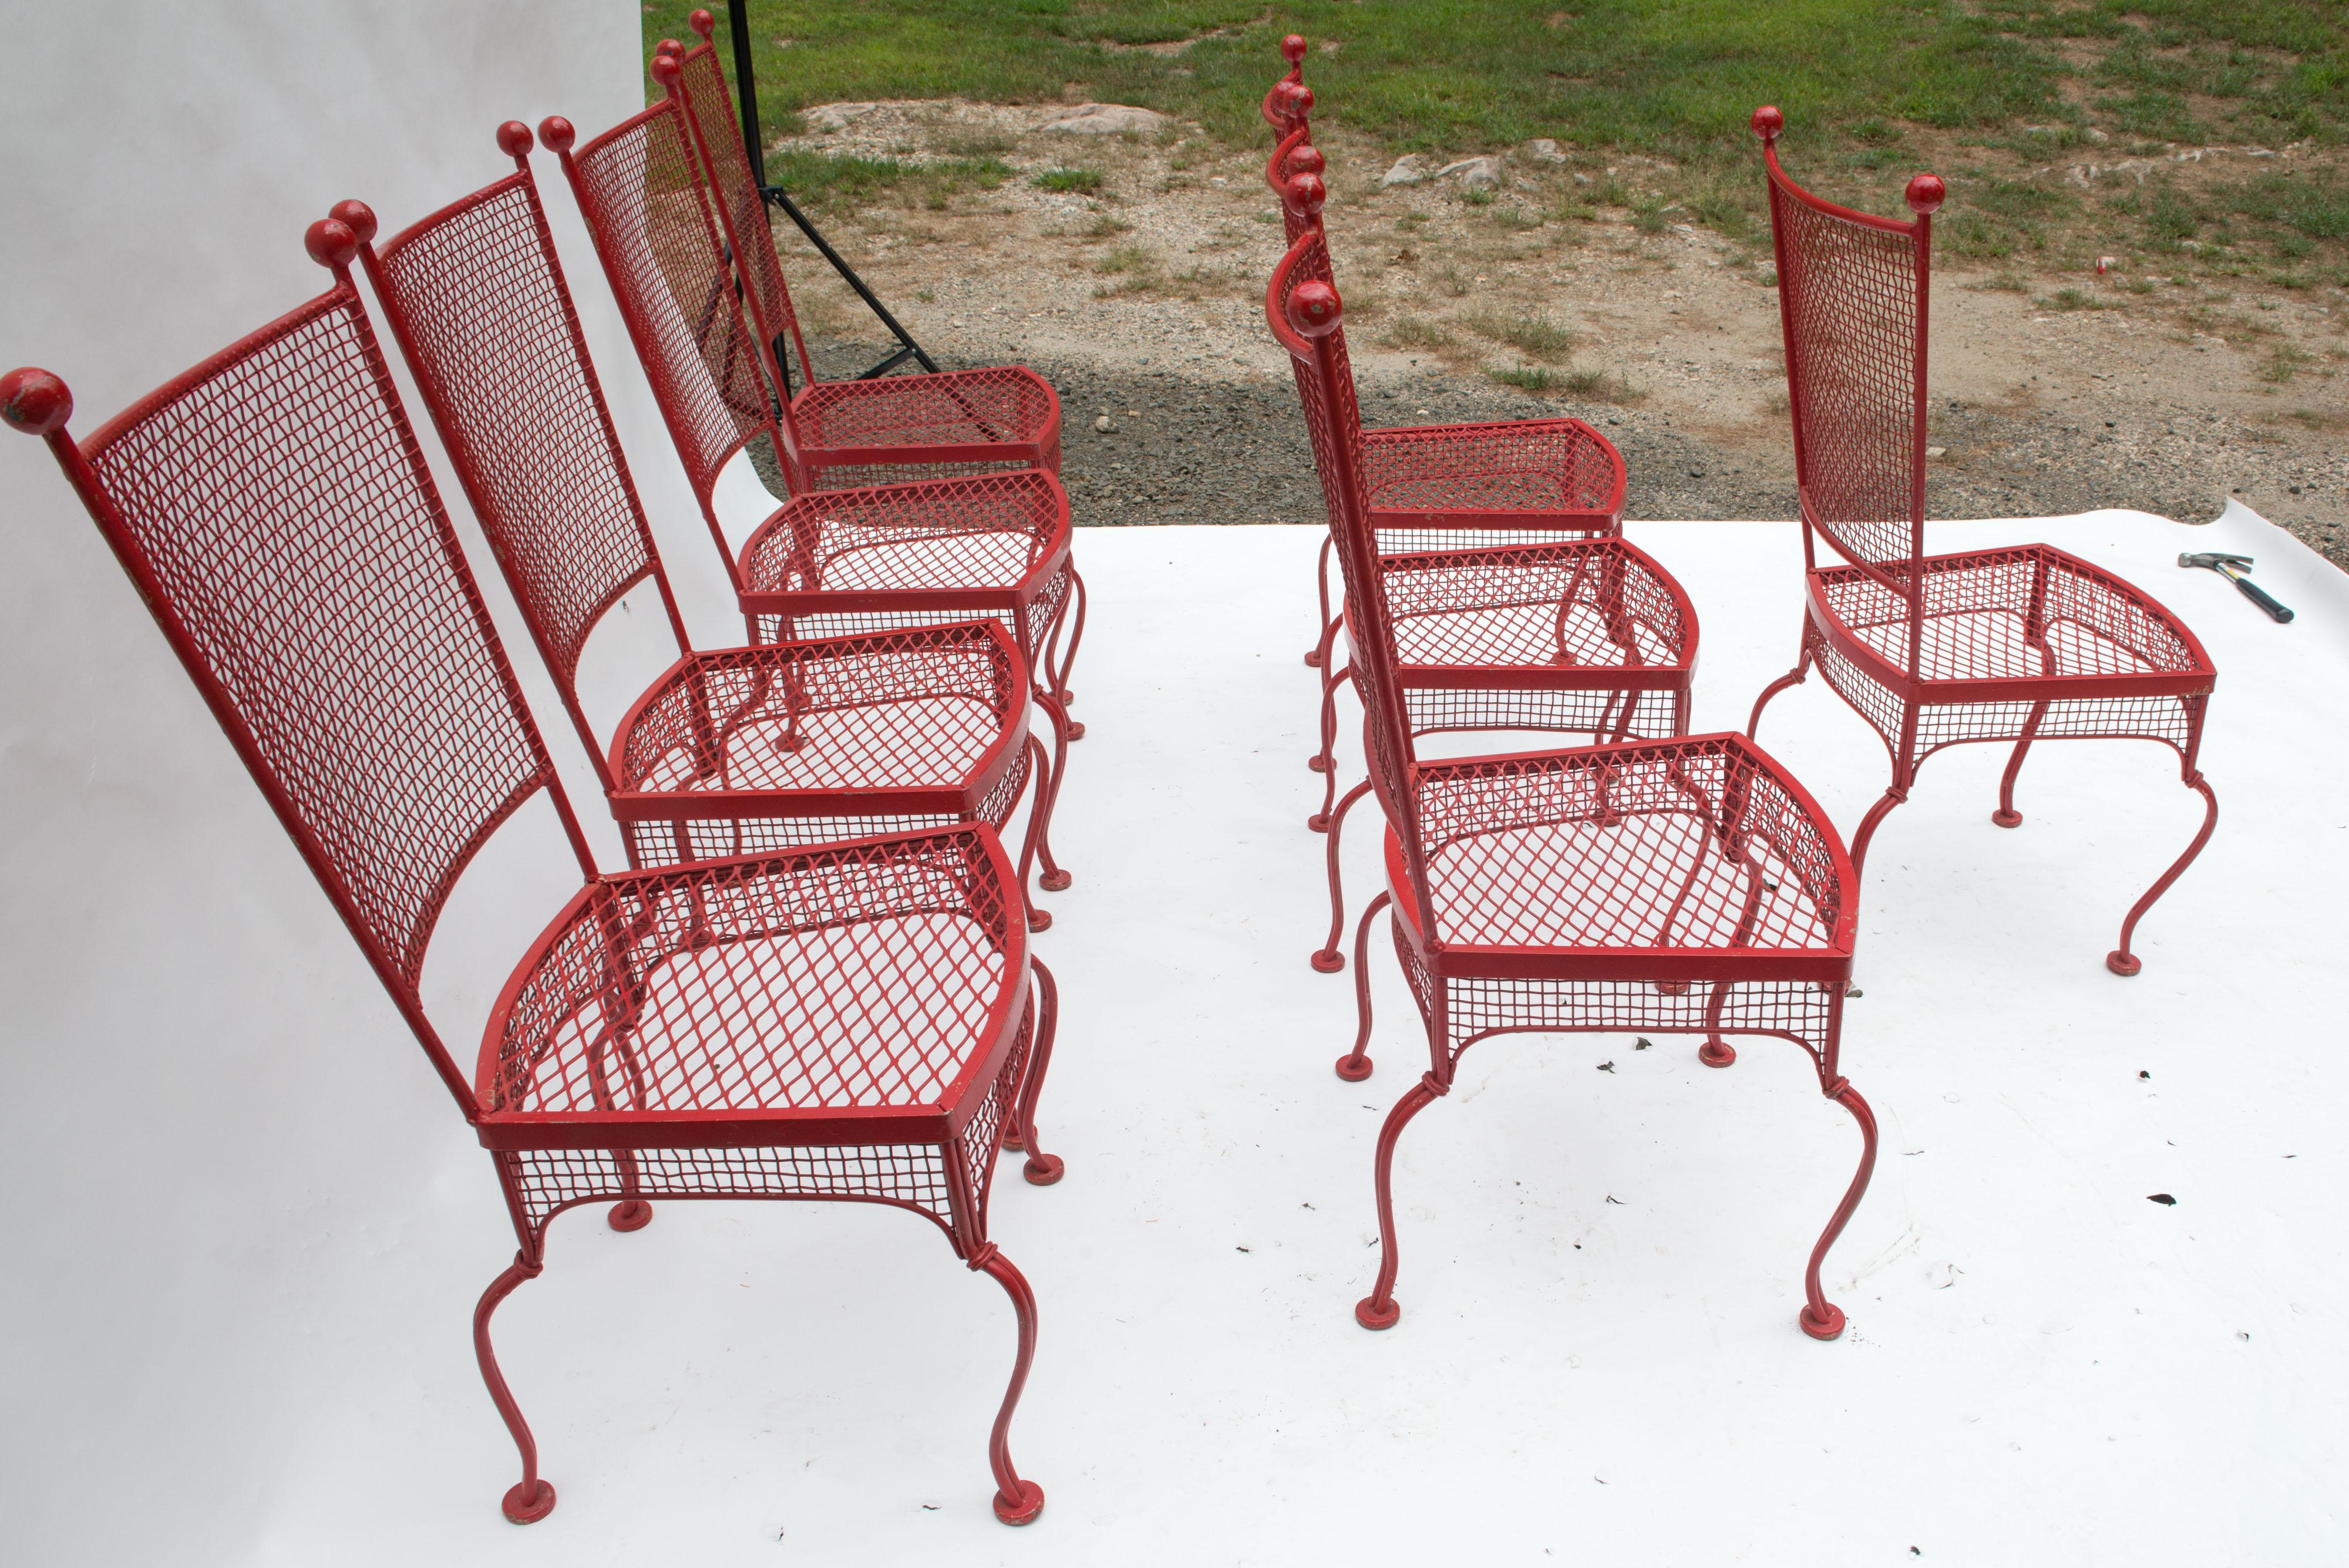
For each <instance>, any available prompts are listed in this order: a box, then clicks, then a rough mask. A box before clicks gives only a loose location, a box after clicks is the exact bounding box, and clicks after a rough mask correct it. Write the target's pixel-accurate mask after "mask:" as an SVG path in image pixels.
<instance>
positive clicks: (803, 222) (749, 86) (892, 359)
mask: <svg viewBox="0 0 2349 1568" xmlns="http://www.w3.org/2000/svg"><path fill="white" fill-rule="evenodd" d="M726 17H727V26H728V30H729V32H730V35H731V36H732V38H733V42H734V90H735V97H736V98H737V99H739V100H740V109H741V115H742V151H744V152H746V153H748V154H749V155H750V178H751V179H752V180H753V181H755V182H757V183H758V187H759V194H760V195H761V196H762V197H764V198H766V200H767V201H769V202H772V203H773V204H774V205H776V206H778V207H781V209H782V210H783V212H784V213H785V214H786V215H788V216H789V217H790V219H791V220H792V223H797V224H798V225H799V226H800V233H802V234H805V235H806V236H807V237H808V243H809V244H812V245H813V246H815V248H816V250H817V252H818V253H819V254H822V255H823V259H824V260H826V261H828V262H830V263H831V264H832V270H833V271H834V272H836V273H838V274H839V275H841V277H842V278H843V279H844V280H845V281H846V282H847V284H848V286H849V287H851V288H853V289H854V290H855V291H856V297H857V298H859V299H861V300H863V301H864V304H865V306H866V307H867V308H869V309H870V310H871V311H872V312H873V314H874V316H876V317H880V320H881V325H882V326H884V327H887V328H888V329H889V331H890V334H891V336H893V337H895V338H896V339H897V344H898V347H897V351H896V352H895V353H894V354H891V355H889V356H888V357H887V358H884V359H883V360H882V361H881V362H880V363H879V364H877V365H875V366H874V367H873V368H872V369H869V370H867V371H865V372H864V374H863V375H861V376H859V377H858V378H857V379H858V380H860V381H869V380H871V379H873V378H874V377H875V376H885V375H887V374H888V373H889V372H890V371H892V370H894V369H896V368H897V367H898V366H900V365H902V364H904V363H905V361H906V360H907V359H909V358H910V359H912V360H913V361H914V362H915V363H916V364H918V365H919V366H921V368H922V369H925V370H936V369H937V365H936V362H935V361H933V360H932V359H931V358H930V357H929V356H928V355H927V354H926V353H924V352H923V351H922V346H921V345H920V344H918V343H916V342H915V341H914V335H913V334H912V333H910V332H908V331H906V330H905V327H904V326H903V325H902V324H901V323H900V322H899V321H898V320H897V318H896V317H894V316H892V315H890V314H889V307H888V306H885V305H884V304H882V303H881V301H880V299H879V298H878V297H876V296H874V292H873V290H872V289H871V288H869V287H867V286H865V282H864V279H863V278H861V277H859V276H857V275H856V269H855V268H854V267H853V266H850V265H848V263H847V262H846V261H845V260H843V258H842V256H841V254H840V253H839V252H838V251H836V250H833V248H832V242H831V241H829V240H827V239H825V238H824V237H823V234H821V233H819V232H818V231H817V229H816V226H815V225H814V224H813V223H810V222H808V216H807V214H806V213H802V212H801V211H800V210H799V205H798V203H796V202H793V201H792V199H791V197H790V196H789V195H787V194H786V193H785V192H784V191H783V188H782V187H781V185H770V184H768V183H767V152H766V148H765V146H764V141H765V138H763V137H762V136H761V135H760V133H759V83H758V79H757V78H756V76H755V75H754V74H753V73H752V71H751V69H750V15H749V13H748V12H747V11H746V10H745V9H744V7H743V4H742V0H728V4H727V6H726ZM775 353H776V363H777V364H779V365H781V364H784V363H785V360H784V358H783V356H782V346H781V344H777V345H776V346H775ZM801 368H802V369H803V370H807V371H808V374H809V377H810V379H813V375H814V372H813V370H812V369H810V368H809V367H806V366H802V367H801ZM784 375H785V376H786V377H787V378H788V376H789V375H790V371H789V369H785V371H784ZM785 390H786V391H788V390H789V389H788V388H786V389H785Z"/></svg>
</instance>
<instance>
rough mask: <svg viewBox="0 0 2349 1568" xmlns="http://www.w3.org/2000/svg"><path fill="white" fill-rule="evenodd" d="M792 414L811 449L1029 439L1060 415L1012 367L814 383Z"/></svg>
mask: <svg viewBox="0 0 2349 1568" xmlns="http://www.w3.org/2000/svg"><path fill="white" fill-rule="evenodd" d="M792 411H793V412H794V413H796V414H797V415H798V416H799V421H800V432H801V435H802V438H803V439H804V440H805V441H807V443H808V445H810V446H812V447H859V446H950V445H964V446H970V445H979V444H985V443H994V442H1001V441H1041V440H1043V439H1044V438H1045V436H1046V434H1047V433H1048V431H1050V429H1051V427H1052V425H1053V422H1054V421H1055V420H1056V418H1057V416H1058V412H1059V406H1058V404H1057V403H1056V402H1055V401H1054V400H1053V397H1052V389H1051V388H1050V386H1049V385H1047V384H1046V383H1045V380H1044V379H1043V378H1042V377H1041V376H1039V375H1037V374H1036V372H1035V371H1033V370H1030V369H1027V368H1025V367H1024V366H1019V365H1004V366H995V367H991V368H988V369H978V370H945V371H938V372H935V373H932V374H928V375H918V376H881V377H876V378H874V379H872V380H870V381H819V382H817V383H815V384H814V385H813V386H812V387H807V388H805V389H802V391H801V392H800V394H799V396H798V397H796V398H794V399H793V400H792ZM1056 443H1057V438H1056ZM1056 450H1057V444H1056ZM1003 466H1007V467H1016V466H1019V465H1018V464H1013V463H1006V464H1004V465H1003Z"/></svg>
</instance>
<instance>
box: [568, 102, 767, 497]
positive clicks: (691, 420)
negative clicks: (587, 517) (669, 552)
mask: <svg viewBox="0 0 2349 1568" xmlns="http://www.w3.org/2000/svg"><path fill="white" fill-rule="evenodd" d="M564 167H565V169H566V171H568V172H569V174H570V176H571V183H572V189H573V191H574V192H576V193H577V195H578V198H579V210H580V213H581V214H582V215H583V216H584V217H585V219H586V222H587V229H588V233H589V234H592V235H593V236H594V237H595V252H596V254H597V255H598V256H600V257H601V258H602V260H603V263H604V271H605V275H606V276H607V277H609V278H610V279H611V283H612V292H613V294H614V295H615V296H617V297H618V299H619V304H620V314H621V316H622V317H623V318H624V319H625V320H626V322H627V325H628V335H629V337H631V338H633V339H634V340H635V342H636V356H637V358H640V359H642V360H643V361H644V367H645V375H646V378H647V379H648V380H650V381H651V382H652V388H653V396H654V397H655V398H656V399H657V400H658V401H659V403H660V408H661V415H662V418H663V419H664V420H665V421H667V424H668V430H669V435H670V437H671V439H673V440H674V441H676V443H677V450H678V456H679V457H680V458H682V459H683V460H684V462H685V469H686V472H687V474H688V477H690V478H691V480H692V481H693V487H694V489H695V490H696V491H697V492H698V493H699V494H700V496H701V498H702V501H703V504H704V505H705V506H706V505H707V504H708V503H709V494H710V492H711V490H712V488H713V487H714V486H715V485H716V484H717V483H718V473H719V470H720V469H722V468H724V467H725V466H726V462H727V460H728V459H729V458H730V457H732V456H733V455H734V454H735V453H736V452H740V451H741V450H742V448H743V447H744V446H745V445H746V444H747V443H748V442H749V441H750V438H751V437H753V436H755V435H758V434H759V433H761V431H764V432H766V433H767V434H768V435H769V436H770V437H771V438H772V439H774V441H775V442H776V448H777V451H776V455H777V456H778V457H779V458H781V460H782V463H783V469H784V472H785V474H786V476H787V477H788V478H789V479H790V480H791V482H792V485H793V487H794V488H797V487H798V485H799V483H800V474H799V467H798V452H797V447H796V443H795V442H793V441H792V439H791V436H790V432H789V431H788V429H786V428H781V427H779V426H778V425H777V423H776V421H775V419H774V417H773V414H772V412H771V409H770V405H769V404H768V401H767V389H766V383H765V381H764V379H762V378H761V373H760V369H759V351H758V346H757V344H756V343H755V342H754V341H753V340H752V339H751V337H750V328H749V327H747V326H746V325H745V324H744V322H743V319H742V306H741V304H740V301H739V300H737V299H736V298H735V296H734V280H733V278H732V277H731V276H730V274H729V272H728V269H727V265H726V253H725V251H724V250H723V249H722V248H721V246H720V244H719V238H718V231H717V229H716V228H715V227H713V226H712V225H711V223H710V220H709V208H708V207H707V206H706V205H704V203H703V200H702V192H701V185H700V182H699V179H698V175H697V174H696V173H695V171H694V163H693V154H692V152H691V151H690V150H689V149H688V147H687V146H686V140H685V126H684V123H683V119H682V117H681V114H680V111H679V110H678V107H677V102H676V100H675V99H663V100H662V101H660V102H659V103H657V104H655V105H653V107H652V108H650V109H647V110H645V111H644V112H643V113H642V114H639V115H636V116H634V117H633V118H631V119H625V120H622V121H621V122H620V123H619V124H618V125H616V126H615V127H613V128H612V129H611V130H608V131H605V133H604V134H603V135H601V136H599V137H597V138H595V140H593V141H590V142H588V143H586V144H585V145H584V146H582V147H581V148H580V149H579V150H578V151H576V152H575V153H567V154H565V155H564ZM786 419H787V420H788V416H786Z"/></svg>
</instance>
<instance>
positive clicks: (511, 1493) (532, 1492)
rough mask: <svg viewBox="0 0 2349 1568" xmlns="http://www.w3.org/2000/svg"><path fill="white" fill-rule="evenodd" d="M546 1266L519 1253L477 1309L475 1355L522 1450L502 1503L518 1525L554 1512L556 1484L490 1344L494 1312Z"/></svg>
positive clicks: (493, 1397)
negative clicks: (518, 1474) (542, 1467)
mask: <svg viewBox="0 0 2349 1568" xmlns="http://www.w3.org/2000/svg"><path fill="white" fill-rule="evenodd" d="M545 1267H546V1265H545V1264H544V1263H541V1262H532V1261H531V1259H530V1257H529V1255H528V1254H527V1253H523V1252H516V1253H515V1254H514V1261H513V1262H512V1266H510V1267H509V1268H508V1269H507V1270H506V1272H504V1273H502V1274H500V1275H499V1276H498V1277H497V1278H496V1279H494V1280H492V1281H491V1282H490V1288H489V1289H488V1290H485V1291H483V1292H482V1293H481V1302H480V1303H479V1304H478V1305H476V1306H475V1307H474V1308H473V1356H474V1359H475V1360H477V1361H479V1362H480V1363H481V1381H482V1382H483V1383H484V1384H486V1385H488V1386H489V1390H490V1401H491V1403H492V1404H494V1405H495V1406H497V1407H498V1414H499V1415H500V1416H502V1417H504V1418H505V1423H506V1430H507V1431H508V1432H509V1433H511V1434H512V1437H513V1440H514V1447H515V1448H517V1449H521V1450H522V1480H518V1481H516V1482H515V1483H514V1484H513V1485H512V1487H510V1488H508V1489H507V1490H506V1495H505V1501H504V1502H503V1504H502V1506H503V1508H504V1509H505V1514H506V1517H507V1518H508V1519H510V1520H512V1521H513V1522H515V1523H516V1524H535V1523H537V1522H538V1521H540V1520H542V1519H544V1518H545V1517H546V1516H547V1515H548V1514H550V1513H552V1512H554V1483H553V1482H552V1481H549V1480H545V1479H544V1478H543V1477H542V1476H540V1475H539V1473H538V1440H537V1439H536V1438H533V1437H532V1436H531V1435H530V1423H529V1422H527V1421H525V1420H523V1418H522V1407H521V1406H519V1405H517V1404H515V1403H514V1397H513V1391H512V1389H510V1388H508V1387H507V1386H506V1377H505V1374H504V1373H502V1372H501V1371H499V1370H498V1355H497V1352H496V1351H495V1350H493V1349H492V1348H491V1346H490V1314H492V1313H494V1312H496V1311H497V1310H498V1303H500V1302H502V1301H504V1300H505V1299H506V1297H508V1296H510V1295H512V1294H513V1293H514V1287H515V1286H517V1285H519V1284H521V1283H522V1282H523V1281H524V1280H534V1279H536V1278H538V1276H539V1272H540V1271H542V1270H543V1269H544V1268H545Z"/></svg>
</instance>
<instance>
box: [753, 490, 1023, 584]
mask: <svg viewBox="0 0 2349 1568" xmlns="http://www.w3.org/2000/svg"><path fill="white" fill-rule="evenodd" d="M1068 529H1069V522H1068V508H1067V504H1066V503H1065V502H1064V501H1063V500H1062V499H1061V494H1060V492H1059V491H1058V489H1057V488H1056V487H1055V486H1054V484H1053V482H1052V481H1051V479H1050V477H1049V476H1048V475H1046V474H1044V473H1042V472H1039V471H1037V470H1033V469H1023V470H1019V471H1016V472H1008V473H992V474H984V475H980V476H978V477H976V478H971V479H958V480H945V481H932V482H929V483H922V484H910V485H886V486H880V487H876V488H874V489H870V490H835V491H824V492H820V493H815V494H812V495H801V496H796V497H794V498H793V499H792V501H791V502H790V503H789V504H786V505H785V506H783V507H782V508H781V510H780V511H778V512H777V513H776V514H775V515H774V516H773V517H771V518H770V519H769V520H768V521H767V522H766V523H765V524H762V525H761V527H760V529H759V532H758V533H757V534H756V535H753V536H752V537H751V538H750V540H749V541H748V542H747V543H745V545H743V547H742V568H743V578H744V580H745V582H746V583H747V584H748V585H750V589H751V590H752V591H764V592H785V593H812V592H815V591H818V590H824V591H830V592H835V593H850V592H863V593H871V592H897V591H904V590H908V589H922V588H931V589H937V588H967V589H974V590H994V591H1000V592H1003V593H1007V594H1008V593H1010V592H1012V591H1014V590H1016V589H1018V588H1019V587H1021V586H1022V585H1024V584H1026V583H1028V581H1029V579H1030V577H1031V576H1036V575H1037V573H1038V572H1039V570H1040V568H1041V567H1042V566H1043V565H1044V564H1045V563H1047V562H1048V561H1050V559H1051V558H1052V557H1053V556H1056V555H1060V554H1062V553H1064V552H1065V550H1066V548H1067V544H1068Z"/></svg>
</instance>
